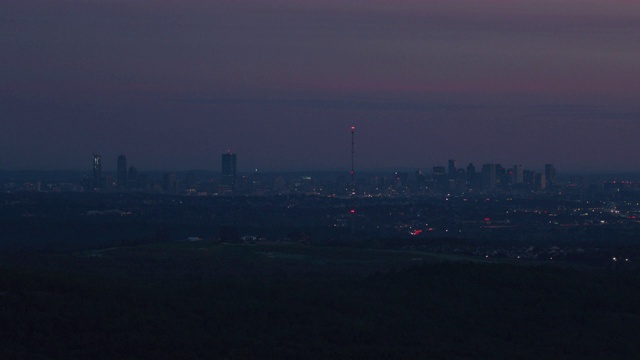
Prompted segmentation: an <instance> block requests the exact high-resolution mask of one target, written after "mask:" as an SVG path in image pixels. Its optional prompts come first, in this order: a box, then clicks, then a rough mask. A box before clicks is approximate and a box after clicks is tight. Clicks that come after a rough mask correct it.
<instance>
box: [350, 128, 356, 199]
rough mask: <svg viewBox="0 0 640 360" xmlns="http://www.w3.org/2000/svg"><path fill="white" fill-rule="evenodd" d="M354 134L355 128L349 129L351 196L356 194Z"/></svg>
mask: <svg viewBox="0 0 640 360" xmlns="http://www.w3.org/2000/svg"><path fill="white" fill-rule="evenodd" d="M355 132H356V127H355V126H352V127H351V196H354V195H355V194H356V186H355V182H354V176H355V174H356V172H355V167H354V155H355Z"/></svg>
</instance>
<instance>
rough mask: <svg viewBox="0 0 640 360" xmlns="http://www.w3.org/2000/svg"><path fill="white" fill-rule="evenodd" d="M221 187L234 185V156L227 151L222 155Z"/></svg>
mask: <svg viewBox="0 0 640 360" xmlns="http://www.w3.org/2000/svg"><path fill="white" fill-rule="evenodd" d="M221 171H222V181H221V182H222V185H225V186H231V187H232V188H233V187H235V185H236V154H234V153H232V152H231V151H228V152H226V153H224V154H222V169H221Z"/></svg>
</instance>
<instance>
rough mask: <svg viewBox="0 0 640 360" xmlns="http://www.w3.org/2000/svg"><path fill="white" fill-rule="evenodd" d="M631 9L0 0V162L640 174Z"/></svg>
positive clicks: (472, 0) (568, 4)
mask: <svg viewBox="0 0 640 360" xmlns="http://www.w3.org/2000/svg"><path fill="white" fill-rule="evenodd" d="M639 44H640V2H638V1H637V0H634V1H620V0H610V1H601V0H600V1H594V0H553V1H551V0H523V1H516V0H512V1H506V0H503V1H498V0H485V1H477V0H462V1H457V0H441V1H436V0H420V1H390V0H388V1H381V0H323V1H317V0H269V1H265V0H252V1H243V0H229V1H227V0H153V1H152V0H66V1H63V0H39V1H38V0H33V1H32V0H2V1H1V2H0V64H1V66H0V170H21V169H74V170H83V169H89V167H90V165H91V155H92V153H93V152H94V151H95V152H98V153H100V154H101V155H102V156H103V159H104V166H105V168H107V169H114V168H115V164H116V157H117V155H118V154H120V153H124V154H126V155H127V157H128V159H129V163H130V164H134V165H136V166H137V167H138V168H139V169H140V170H141V171H144V170H151V169H175V170H181V169H209V170H218V169H219V166H220V165H219V164H220V155H219V154H220V153H222V152H224V151H226V150H227V149H231V150H233V151H234V152H236V153H237V154H238V165H239V167H240V169H242V170H248V169H253V168H258V169H260V170H262V171H272V170H306V169H328V170H329V169H330V170H340V169H348V167H349V150H350V148H349V146H350V144H349V139H350V138H349V136H350V135H349V129H350V126H351V125H352V124H353V125H356V127H357V133H356V162H357V165H358V167H359V169H362V170H364V169H377V168H385V169H388V168H422V169H426V170H430V168H431V166H434V165H444V164H446V160H447V159H450V158H453V159H457V160H458V162H459V164H460V165H466V164H467V163H468V162H474V163H476V165H481V164H482V163H489V162H491V163H501V164H503V165H505V166H511V165H513V164H516V163H518V164H523V165H524V166H525V168H529V169H533V170H540V169H542V167H543V165H544V163H548V162H551V163H554V164H555V165H556V167H557V168H558V169H559V171H561V172H562V171H584V172H587V171H640V161H638V160H637V159H638V155H640V45H639Z"/></svg>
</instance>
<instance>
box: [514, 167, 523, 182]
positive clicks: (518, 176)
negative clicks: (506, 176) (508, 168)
mask: <svg viewBox="0 0 640 360" xmlns="http://www.w3.org/2000/svg"><path fill="white" fill-rule="evenodd" d="M523 181H524V168H523V167H522V165H514V166H513V183H514V184H522V182H523Z"/></svg>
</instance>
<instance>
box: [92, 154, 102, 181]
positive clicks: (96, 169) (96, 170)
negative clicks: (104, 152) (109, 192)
mask: <svg viewBox="0 0 640 360" xmlns="http://www.w3.org/2000/svg"><path fill="white" fill-rule="evenodd" d="M91 185H92V187H93V188H94V189H101V188H102V157H101V156H100V155H98V154H93V182H92V184H91Z"/></svg>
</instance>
